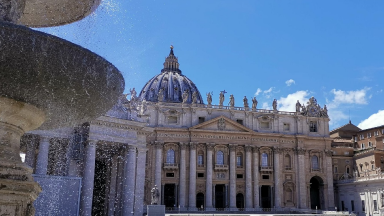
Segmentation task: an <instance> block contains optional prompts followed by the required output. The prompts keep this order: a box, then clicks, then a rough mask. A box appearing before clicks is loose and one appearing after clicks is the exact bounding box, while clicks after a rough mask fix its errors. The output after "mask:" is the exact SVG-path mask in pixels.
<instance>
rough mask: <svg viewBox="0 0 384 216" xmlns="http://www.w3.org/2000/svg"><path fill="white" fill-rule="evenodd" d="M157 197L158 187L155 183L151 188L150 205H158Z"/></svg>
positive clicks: (158, 194) (158, 195)
mask: <svg viewBox="0 0 384 216" xmlns="http://www.w3.org/2000/svg"><path fill="white" fill-rule="evenodd" d="M159 197H160V193H159V189H158V188H157V186H156V185H155V187H153V188H152V190H151V205H158V202H159Z"/></svg>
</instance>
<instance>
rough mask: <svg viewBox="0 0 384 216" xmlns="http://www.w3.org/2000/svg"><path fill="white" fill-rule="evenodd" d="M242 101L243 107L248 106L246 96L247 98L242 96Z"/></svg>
mask: <svg viewBox="0 0 384 216" xmlns="http://www.w3.org/2000/svg"><path fill="white" fill-rule="evenodd" d="M243 102H244V107H248V98H247V96H244V99H243Z"/></svg>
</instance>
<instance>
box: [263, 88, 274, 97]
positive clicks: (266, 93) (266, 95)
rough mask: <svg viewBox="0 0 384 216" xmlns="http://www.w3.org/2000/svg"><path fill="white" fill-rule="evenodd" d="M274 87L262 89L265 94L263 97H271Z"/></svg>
mask: <svg viewBox="0 0 384 216" xmlns="http://www.w3.org/2000/svg"><path fill="white" fill-rule="evenodd" d="M274 88H275V87H271V88H269V89H268V90H264V91H263V95H264V96H265V98H271V96H272V93H273V92H272V90H273V89H274Z"/></svg>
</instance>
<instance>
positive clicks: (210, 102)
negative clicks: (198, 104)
mask: <svg viewBox="0 0 384 216" xmlns="http://www.w3.org/2000/svg"><path fill="white" fill-rule="evenodd" d="M207 102H208V105H212V95H211V93H210V92H208V93H207Z"/></svg>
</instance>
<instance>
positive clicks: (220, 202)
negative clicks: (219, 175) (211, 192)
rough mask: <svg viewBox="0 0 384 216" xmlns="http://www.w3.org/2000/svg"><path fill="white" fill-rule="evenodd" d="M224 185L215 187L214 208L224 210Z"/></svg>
mask: <svg viewBox="0 0 384 216" xmlns="http://www.w3.org/2000/svg"><path fill="white" fill-rule="evenodd" d="M225 199H226V197H225V185H223V184H218V185H216V186H215V208H225V204H226V203H225Z"/></svg>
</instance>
